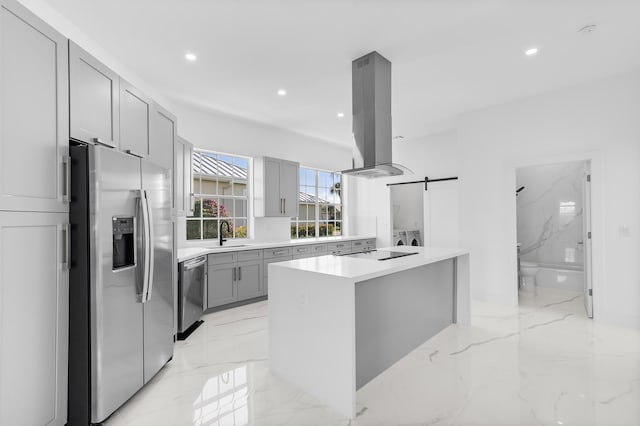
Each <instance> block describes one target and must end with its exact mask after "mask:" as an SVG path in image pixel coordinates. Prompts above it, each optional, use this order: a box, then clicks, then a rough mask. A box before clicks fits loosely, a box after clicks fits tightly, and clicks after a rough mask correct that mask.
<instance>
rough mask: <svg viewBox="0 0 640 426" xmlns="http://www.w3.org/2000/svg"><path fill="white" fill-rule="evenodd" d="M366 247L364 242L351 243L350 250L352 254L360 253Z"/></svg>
mask: <svg viewBox="0 0 640 426" xmlns="http://www.w3.org/2000/svg"><path fill="white" fill-rule="evenodd" d="M366 247H367V244H366V240H357V241H351V249H352V250H353V251H354V252H358V251H362V250H364V249H365V248H366Z"/></svg>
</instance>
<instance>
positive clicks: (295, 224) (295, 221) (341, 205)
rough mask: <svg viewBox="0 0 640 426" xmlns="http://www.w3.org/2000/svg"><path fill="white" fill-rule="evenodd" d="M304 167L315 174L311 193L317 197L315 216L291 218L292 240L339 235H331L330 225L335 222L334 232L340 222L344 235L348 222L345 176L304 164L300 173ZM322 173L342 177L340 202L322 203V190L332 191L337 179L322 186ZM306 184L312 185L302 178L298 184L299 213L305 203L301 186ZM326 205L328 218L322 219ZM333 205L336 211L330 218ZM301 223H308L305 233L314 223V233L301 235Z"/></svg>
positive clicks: (341, 231) (340, 181)
mask: <svg viewBox="0 0 640 426" xmlns="http://www.w3.org/2000/svg"><path fill="white" fill-rule="evenodd" d="M303 169H304V170H305V171H309V170H311V171H313V175H314V185H313V188H314V194H310V195H312V196H313V197H314V198H315V203H314V218H313V220H309V219H308V217H309V216H308V215H307V218H303V219H301V218H300V216H298V217H295V218H291V221H290V231H289V234H290V236H291V239H292V240H304V239H307V238H325V237H335V236H338V235H329V226H330V224H332V223H333V224H334V232H335V229H336V226H337V224H338V223H339V224H340V225H339V229H340V234H339V235H344V231H345V222H346V220H345V217H344V211H345V202H344V201H345V200H344V176H343V175H342V173H340V172H336V171H331V170H325V169H318V168H315V167H305V166H302V165H301V166H300V172H299V174H300V175H302V171H303ZM321 173H328V174H330V175H332V176H339V177H340V180H339V183H340V189H339V195H338V199H339V202H338V203H335V202H332V201H327V203H321V202H320V200H321V197H320V190H321V189H324V190H327V191H330V190H331V188H333V187H335V181H333V180H332V182H334V183H333V184H332V186H331V187H326V186H321V184H320V176H321ZM305 186H306V187H309V186H310V185H308V184H303V183H302V180H301V182H300V184H299V185H298V212H299V213H298V214H300V212H301V211H302V204H304V203H302V202H301V201H300V193H301V192H303V191H301V188H302V187H305ZM305 193H306V192H305ZM309 205H310V204H309ZM324 206H326V207H327V213H326V215H327V218H326V219H322V217H321V214H322V211H321V208H322V207H324ZM331 207H333V211H334V218H333V220H331V219H330V218H329V210H330V209H331ZM336 211H339V212H340V218H339V219H337V218H336V213H335V212H336ZM301 224H306V225H307V226H306V229H307V232H305V233H308V230H309V225H313V227H314V235H304V236H300V225H301ZM322 225H326V226H325V228H324V229H325V235H321V231H322ZM294 229H295V233H294V232H293V231H294Z"/></svg>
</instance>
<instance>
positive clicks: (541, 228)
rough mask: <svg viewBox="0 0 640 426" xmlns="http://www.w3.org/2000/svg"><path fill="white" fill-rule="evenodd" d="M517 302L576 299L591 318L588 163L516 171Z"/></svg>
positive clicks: (569, 163) (532, 167)
mask: <svg viewBox="0 0 640 426" xmlns="http://www.w3.org/2000/svg"><path fill="white" fill-rule="evenodd" d="M516 210H517V228H518V231H517V232H518V287H519V296H520V297H529V296H535V295H536V294H538V293H545V294H549V293H553V292H555V293H558V294H563V292H564V293H566V294H567V295H570V294H572V293H573V294H575V295H576V298H581V297H578V296H582V297H583V298H584V305H585V311H586V314H587V316H589V317H590V318H592V317H593V295H592V285H591V232H590V226H591V172H590V162H589V161H576V162H566V163H557V164H545V165H536V166H528V167H522V168H519V169H517V170H516Z"/></svg>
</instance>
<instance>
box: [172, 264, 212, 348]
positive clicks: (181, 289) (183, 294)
mask: <svg viewBox="0 0 640 426" xmlns="http://www.w3.org/2000/svg"><path fill="white" fill-rule="evenodd" d="M178 270H179V274H180V275H179V279H178V340H184V339H186V338H187V337H189V335H190V334H191V333H193V331H194V330H195V329H196V328H198V326H199V325H200V324H202V321H201V320H200V317H201V316H202V313H203V312H204V303H205V300H204V287H205V285H206V284H207V282H206V281H207V257H206V256H201V257H196V258H195V259H191V260H187V261H184V262H181V263H180V265H179V269H178Z"/></svg>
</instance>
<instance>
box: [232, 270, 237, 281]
mask: <svg viewBox="0 0 640 426" xmlns="http://www.w3.org/2000/svg"><path fill="white" fill-rule="evenodd" d="M235 280H236V267H235V266H234V267H233V278H232V281H235Z"/></svg>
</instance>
